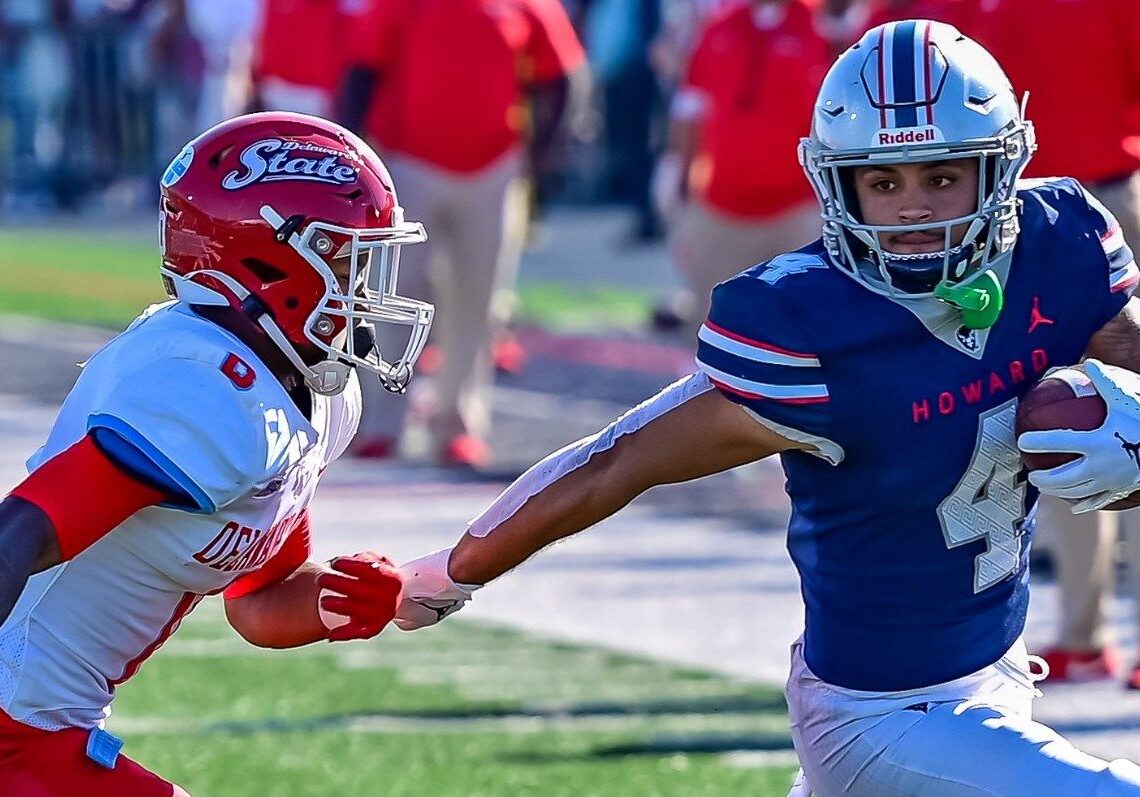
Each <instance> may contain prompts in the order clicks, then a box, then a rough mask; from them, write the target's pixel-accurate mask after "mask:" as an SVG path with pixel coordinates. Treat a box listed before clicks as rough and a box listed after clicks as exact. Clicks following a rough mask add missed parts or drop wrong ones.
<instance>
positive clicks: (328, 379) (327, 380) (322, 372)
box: [305, 360, 352, 396]
mask: <svg viewBox="0 0 1140 797" xmlns="http://www.w3.org/2000/svg"><path fill="white" fill-rule="evenodd" d="M308 370H309V372H308V373H307V374H305V384H307V385H308V386H309V387H311V388H312V389H313V391H314V392H316V393H320V394H321V395H322V396H335V395H336V394H337V393H340V392H341V391H342V390H344V387H345V385H347V384H348V377H349V375H350V374H351V373H352V366H351V365H349V364H348V363H342V362H340V361H339V360H321V361H320V362H319V363H316V364H315V365H310V366H309V369H308Z"/></svg>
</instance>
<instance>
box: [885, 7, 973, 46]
mask: <svg viewBox="0 0 1140 797" xmlns="http://www.w3.org/2000/svg"><path fill="white" fill-rule="evenodd" d="M976 3H977V0H913V2H904V3H902V4H899V3H897V2H890V0H873V2H872V3H871V6H870V8H869V9H868V16H867V29H868V30H870V29H871V28H874V27H876V26H878V25H883V24H885V23H887V22H898V21H899V20H903V19H932V20H934V21H935V22H945V23H947V24H950V25H953V26H954V27H956V28H957V29H958V30H960V31H961V32H962V33H964V34H966V35H967V36H970V37H972V38H973V37H974V31H973V28H974V27H976V22H975V20H976V18H977V14H976Z"/></svg>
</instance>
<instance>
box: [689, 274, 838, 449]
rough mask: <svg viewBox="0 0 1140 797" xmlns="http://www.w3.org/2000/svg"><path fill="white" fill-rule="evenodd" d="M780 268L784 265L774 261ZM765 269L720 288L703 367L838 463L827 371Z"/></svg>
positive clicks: (782, 430)
mask: <svg viewBox="0 0 1140 797" xmlns="http://www.w3.org/2000/svg"><path fill="white" fill-rule="evenodd" d="M774 262H776V263H778V261H774ZM771 265H772V264H769V266H759V267H757V268H755V269H751V270H749V271H746V272H744V273H743V274H740V275H738V276H736V277H734V278H733V279H730V280H728V281H727V282H723V283H721V284H720V285H718V286H717V287H716V288H715V289H714V290H713V294H712V307H711V310H710V311H709V317H708V320H707V321H706V322H705V323H704V325H703V326H702V327H701V329H700V332H699V334H698V345H697V366H698V367H699V368H700V370H701V371H702V372H704V373H705V374H706V375H707V376H708V378H709V379H710V380H711V381H712V383H713V384H714V385H715V386H716V387H717V389H718V390H720V391H721V393H722V394H723V395H724V396H726V397H727V398H728V399H730V400H731V401H734V402H736V403H738V404H741V405H743V406H744V407H746V408H747V409H748V410H749V411H751V412H752V413H753V414H754V415H755V416H757V418H758V420H759V421H760V422H762V423H764V424H765V425H766V426H769V427H770V428H772V429H773V430H774V431H776V432H778V433H779V434H782V435H783V436H784V437H787V438H789V439H791V440H796V441H799V442H811V443H813V444H814V446H815V448H816V451H817V452H818V453H819V454H820V455H821V456H823V457H824V458H825V459H827V460H829V461H830V462H832V463H833V464H835V463H838V462H839V461H840V460H841V459H842V457H843V454H842V450H841V449H840V447H839V446H838V445H837V444H836V443H834V442H833V439H832V435H831V413H830V406H829V402H830V395H829V393H828V386H827V380H826V378H825V369H824V367H823V365H822V364H821V362H820V358H819V354H818V353H817V352H816V350H815V348H814V346H813V344H812V342H811V341H810V340H809V339H808V338H807V336H806V335H805V334H804V332H803V331H802V330H801V329H800V328H799V327H798V325H797V324H796V322H795V321H794V317H795V309H794V307H795V302H794V301H791V299H792V296H790V295H789V294H790V292H788V291H781V290H779V287H777V286H776V285H774V284H773V283H772V282H769V281H765V279H764V274H765V269H766V268H770V267H771Z"/></svg>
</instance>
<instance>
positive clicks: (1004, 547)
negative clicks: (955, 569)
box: [938, 399, 1025, 593]
mask: <svg viewBox="0 0 1140 797" xmlns="http://www.w3.org/2000/svg"><path fill="white" fill-rule="evenodd" d="M1016 414H1017V399H1010V400H1009V401H1007V402H1006V403H1004V404H1002V405H1000V406H997V407H994V408H993V409H992V410H987V411H986V412H983V413H982V414H981V415H980V416H979V417H978V441H977V443H975V445H974V456H973V457H972V458H971V459H970V465H969V467H968V468H966V473H965V474H964V475H963V476H962V480H961V481H959V482H958V486H957V487H955V488H954V490H953V492H951V493H950V495H948V496H946V498H945V499H944V500H943V501H942V503H941V504H939V505H938V520H939V522H940V523H941V524H942V535H943V536H944V537H945V538H946V545H947V547H950V548H957V547H958V546H959V545H965V544H966V543H969V542H973V541H974V540H980V539H982V538H985V540H986V551H985V553H982V554H979V555H978V556H977V558H976V559H974V592H975V593H978V592H981V591H982V590H984V589H987V588H989V587H992V586H993V585H994V584H996V583H998V582H999V581H1001V580H1002V579H1004V578H1006V577H1007V576H1008V575H1010V574H1011V573H1013V572H1015V571H1016V570H1017V563H1018V561H1019V560H1020V558H1021V535H1022V534H1023V533H1024V531H1025V481H1024V480H1023V479H1021V478H1020V475H1021V455H1020V454H1019V453H1018V451H1017V445H1016V443H1015V442H1014V439H1015V438H1014V431H1013V424H1014V417H1015V415H1016Z"/></svg>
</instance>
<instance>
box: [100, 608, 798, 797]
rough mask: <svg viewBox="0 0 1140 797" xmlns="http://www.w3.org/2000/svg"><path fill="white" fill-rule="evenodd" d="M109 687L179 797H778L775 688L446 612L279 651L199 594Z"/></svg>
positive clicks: (780, 769) (780, 768)
mask: <svg viewBox="0 0 1140 797" xmlns="http://www.w3.org/2000/svg"><path fill="white" fill-rule="evenodd" d="M121 691H122V693H121V694H120V695H119V697H118V698H117V700H116V706H115V714H114V715H113V717H112V718H111V721H110V723H109V724H108V727H109V728H110V729H111V730H112V731H115V732H117V733H119V734H120V735H122V736H123V737H124V738H125V739H126V742H127V746H126V748H125V752H126V753H127V754H128V755H131V756H132V757H134V758H136V759H137V760H139V761H141V762H143V763H144V764H146V765H147V766H150V767H151V768H153V769H155V770H156V771H158V772H161V773H162V774H164V775H166V776H167V777H170V778H173V779H174V780H176V781H178V782H179V783H181V784H182V785H183V786H185V787H186V788H187V789H189V790H190V791H191V793H192V794H194V795H195V797H215V796H216V797H254V796H255V795H256V797H271V795H273V796H279V797H299V796H300V795H313V797H324V796H325V795H341V794H354V795H388V796H390V797H397V795H408V797H422V795H425V794H427V795H433V797H451V796H454V797H476V795H482V796H485V797H499V796H500V795H502V796H503V797H514V796H515V795H534V796H535V797H556V796H558V795H565V796H566V797H570V796H571V795H574V796H575V797H585V796H587V795H614V796H615V797H616V796H617V795H622V796H623V797H624V796H625V795H677V796H678V797H681V796H682V795H684V796H685V797H693V796H696V795H710V796H712V795H743V794H747V795H751V796H753V797H764V796H765V795H779V796H780V797H782V795H784V794H785V793H786V792H787V788H788V785H789V783H790V782H791V776H792V772H793V767H792V766H790V765H789V762H790V761H791V757H790V756H791V754H790V746H791V743H790V740H789V736H788V730H787V718H786V715H785V709H784V701H783V698H782V697H781V695H780V693H779V691H778V690H775V689H773V688H770V687H759V686H755V685H750V684H742V683H739V682H735V681H732V680H729V679H726V678H721V677H716V676H711V675H708V674H706V673H701V672H694V671H691V670H684V669H679V668H676V667H671V666H666V665H663V664H658V663H655V662H652V661H646V660H643V659H637V658H632V657H627V656H619V655H615V654H612V653H607V652H604V651H598V650H594V649H590V648H583V647H577V646H571V645H565V644H558V643H552V642H548V641H542V640H536V639H534V638H533V637H527V636H523V635H520V634H516V633H512V632H506V631H502V630H496V629H490V628H485V627H482V626H479V625H476V624H472V623H464V622H456V621H452V622H449V623H446V624H444V625H442V626H439V627H436V628H433V629H430V630H427V631H422V632H418V633H414V634H404V633H400V632H398V631H395V630H390V631H387V632H385V633H384V634H383V635H382V636H381V637H380V638H379V639H377V640H372V641H369V642H359V643H347V644H345V643H341V644H336V645H327V644H324V645H313V646H310V647H308V648H303V649H299V650H294V651H264V650H259V649H256V648H253V647H250V646H249V645H247V644H246V643H245V642H243V641H242V640H240V639H239V638H238V637H237V636H236V635H235V634H234V633H233V632H232V631H231V630H230V629H229V628H228V627H227V626H226V624H225V621H224V619H223V618H222V615H221V611H220V608H219V602H218V600H217V599H212V600H210V601H207V602H206V603H205V604H203V605H202V606H201V607H200V608H199V609H198V610H197V612H195V614H193V615H191V617H190V618H189V619H188V620H187V621H186V622H185V623H184V624H183V626H182V628H181V629H179V632H178V633H177V634H176V635H175V636H174V638H172V639H171V640H170V641H169V642H168V643H167V644H166V645H165V646H164V647H163V648H162V650H161V651H159V653H158V654H156V656H155V657H154V659H152V660H151V661H149V662H148V663H147V664H146V665H145V666H144V667H143V669H142V671H141V672H140V673H139V675H137V676H136V677H135V679H133V680H132V681H131V682H130V683H128V684H127V685H126V686H124V687H123V689H122V690H121Z"/></svg>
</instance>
